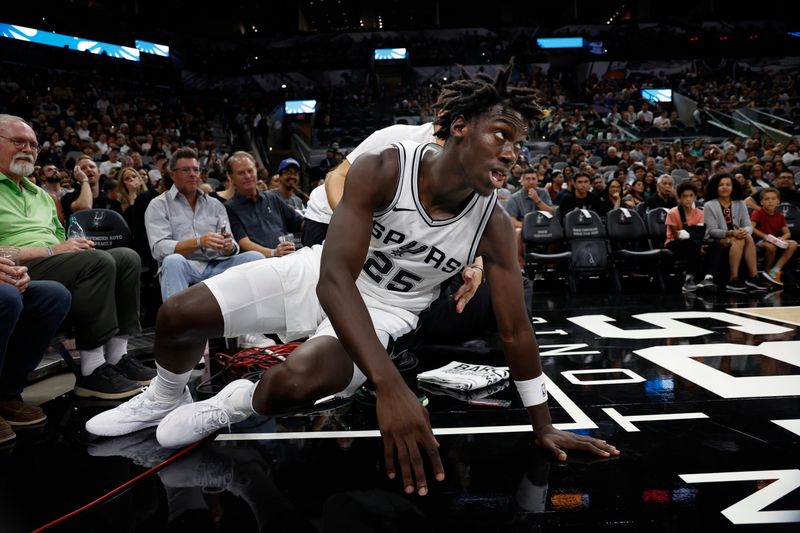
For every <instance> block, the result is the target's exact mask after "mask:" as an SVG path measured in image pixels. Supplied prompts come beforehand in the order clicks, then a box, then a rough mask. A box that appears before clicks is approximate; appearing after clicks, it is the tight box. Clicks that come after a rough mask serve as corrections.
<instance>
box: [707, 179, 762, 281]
mask: <svg viewBox="0 0 800 533" xmlns="http://www.w3.org/2000/svg"><path fill="white" fill-rule="evenodd" d="M705 199H706V201H705V204H704V206H703V217H704V219H705V224H706V239H710V240H711V241H712V245H711V248H710V250H709V273H711V274H712V275H713V274H718V272H719V266H720V264H721V260H722V256H723V254H724V252H725V251H727V252H728V267H729V269H730V274H729V280H728V284H727V285H726V287H727V289H728V290H729V291H732V292H745V291H747V290H756V291H763V290H767V289H768V288H769V287H770V286H769V282H767V281H766V280H765V279H764V278H763V277H762V276H759V273H758V270H757V267H756V245H755V243H754V242H753V236H752V233H753V226H752V224H751V223H750V216H749V213H748V211H747V206H746V205H745V203H744V195H743V192H742V187H741V185H740V184H739V182H738V181H736V180H735V179H733V178H731V175H730V174H728V173H725V172H723V173H719V174H715V175H714V176H712V177H711V179H710V180H708V185H707V186H706V193H705ZM743 259H744V263H745V266H746V267H747V275H748V278H747V279H746V280H745V281H742V280H740V279H739V267H740V266H741V263H742V260H743Z"/></svg>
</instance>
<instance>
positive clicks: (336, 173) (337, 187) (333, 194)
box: [325, 159, 350, 211]
mask: <svg viewBox="0 0 800 533" xmlns="http://www.w3.org/2000/svg"><path fill="white" fill-rule="evenodd" d="M349 170H350V161H348V160H347V159H343V160H342V162H341V163H339V164H338V165H337V166H336V168H334V169H333V170H331V171H330V172H328V174H327V175H326V176H325V195H326V196H327V197H328V203H329V204H330V206H331V210H332V211H335V210H336V206H337V205H339V202H340V201H341V199H342V194H344V183H345V180H346V179H347V172H348V171H349Z"/></svg>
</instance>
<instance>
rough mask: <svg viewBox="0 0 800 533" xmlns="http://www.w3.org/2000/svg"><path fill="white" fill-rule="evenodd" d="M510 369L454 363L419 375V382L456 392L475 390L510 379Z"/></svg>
mask: <svg viewBox="0 0 800 533" xmlns="http://www.w3.org/2000/svg"><path fill="white" fill-rule="evenodd" d="M508 376H509V373H508V367H507V366H506V367H503V366H489V365H471V364H467V363H461V362H459V361H453V362H452V363H450V364H447V365H445V366H443V367H441V368H436V369H434V370H428V371H427V372H423V373H421V374H417V380H418V381H421V382H423V383H433V384H435V385H439V386H440V387H445V388H448V389H454V390H475V389H481V388H483V387H487V386H489V385H491V384H492V383H497V382H498V381H501V380H504V379H508Z"/></svg>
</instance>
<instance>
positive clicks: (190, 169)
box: [175, 167, 200, 174]
mask: <svg viewBox="0 0 800 533" xmlns="http://www.w3.org/2000/svg"><path fill="white" fill-rule="evenodd" d="M175 171H176V172H184V173H186V174H190V173H192V172H194V173H195V174H200V167H180V168H176V169H175Z"/></svg>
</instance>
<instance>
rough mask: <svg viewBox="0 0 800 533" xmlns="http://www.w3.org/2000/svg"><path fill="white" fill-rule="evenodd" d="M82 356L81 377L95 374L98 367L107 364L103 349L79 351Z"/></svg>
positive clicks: (99, 347)
mask: <svg viewBox="0 0 800 533" xmlns="http://www.w3.org/2000/svg"><path fill="white" fill-rule="evenodd" d="M78 353H79V354H80V356H81V375H83V376H88V375H89V374H91V373H92V372H94V371H95V370H96V369H97V367H99V366H100V365H102V364H103V363H105V362H106V359H105V357H103V347H102V346H98V347H97V348H92V349H91V350H78Z"/></svg>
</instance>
